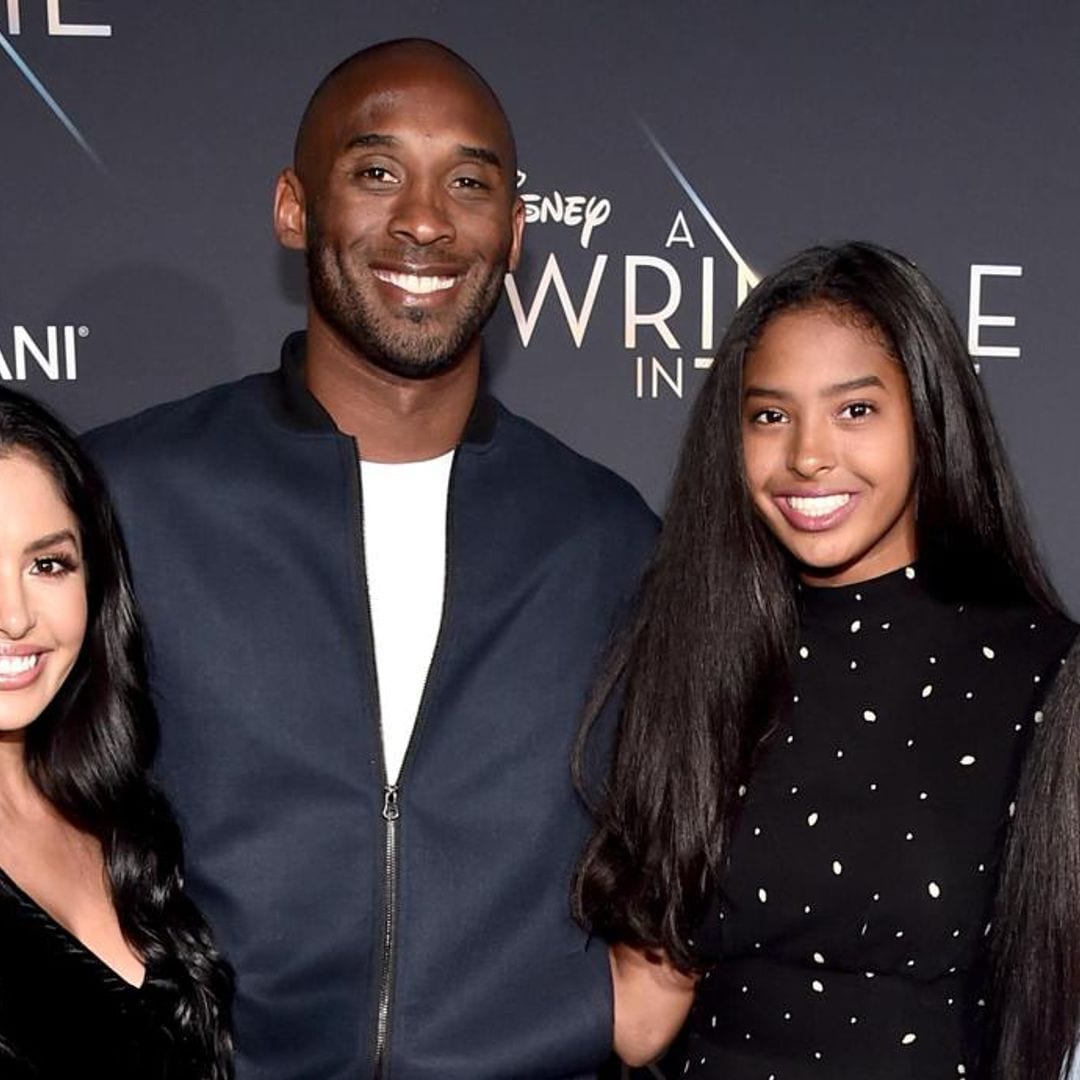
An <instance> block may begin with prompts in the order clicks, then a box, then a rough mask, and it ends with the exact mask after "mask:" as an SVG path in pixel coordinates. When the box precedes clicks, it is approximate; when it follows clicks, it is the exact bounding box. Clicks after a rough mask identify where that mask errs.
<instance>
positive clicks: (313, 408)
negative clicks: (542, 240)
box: [271, 330, 499, 449]
mask: <svg viewBox="0 0 1080 1080" xmlns="http://www.w3.org/2000/svg"><path fill="white" fill-rule="evenodd" d="M306 346H307V334H306V333H305V332H304V331H303V330H297V331H294V332H293V333H291V334H289V336H288V337H287V338H285V341H284V342H283V343H282V346H281V366H280V367H279V368H278V370H277V378H276V379H275V380H274V384H273V394H272V397H273V400H272V401H271V407H272V408H273V410H274V412H275V413H276V414H277V416H278V419H279V420H280V421H281V422H282V423H283V424H284V425H285V426H286V427H289V428H291V429H293V430H295V431H299V432H305V433H308V434H318V433H323V434H336V433H337V430H338V429H337V427H336V426H335V424H334V421H333V420H332V419H331V417H330V414H329V413H328V412H327V411H326V410H325V409H324V408H323V407H322V405H321V404H320V403H319V401H318V400H317V398H316V397H315V395H314V394H312V393H311V391H309V390H308V388H307V385H306V383H305V382H304V356H305V353H306ZM498 412H499V405H498V402H497V401H496V400H495V399H494V398H493V397H491V396H490V395H489V394H485V393H480V394H478V395H477V398H476V401H475V402H474V403H473V408H472V412H471V413H470V414H469V419H468V420H467V421H466V423H465V430H464V432H463V433H462V436H461V445H462V446H468V447H476V448H478V449H480V448H483V447H485V446H487V444H488V443H490V442H491V440H492V438H494V435H495V426H496V421H497V419H498Z"/></svg>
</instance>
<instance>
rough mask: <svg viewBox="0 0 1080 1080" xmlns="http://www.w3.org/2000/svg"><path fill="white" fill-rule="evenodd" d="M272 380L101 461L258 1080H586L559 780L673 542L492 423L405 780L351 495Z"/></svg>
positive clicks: (589, 1065)
mask: <svg viewBox="0 0 1080 1080" xmlns="http://www.w3.org/2000/svg"><path fill="white" fill-rule="evenodd" d="M303 348H304V345H303V336H302V335H294V336H293V337H291V338H289V339H288V340H287V341H286V343H285V348H284V351H283V362H282V367H281V369H280V370H279V371H277V372H271V373H265V374H260V375H253V376H250V377H248V378H245V379H242V380H240V381H239V382H236V383H232V384H229V385H225V386H220V387H216V388H214V389H211V390H207V391H205V392H204V393H201V394H198V395H196V396H195V397H192V398H189V399H187V400H184V401H179V402H175V403H171V404H167V405H162V406H158V407H156V408H153V409H150V410H148V411H147V412H144V413H141V414H140V415H138V416H135V417H133V418H131V419H129V420H125V421H121V422H119V423H117V424H112V425H110V426H108V427H106V428H103V429H100V430H98V431H97V432H94V433H92V434H91V435H90V436H89V437H88V445H89V448H90V450H91V452H92V453H93V454H94V455H95V457H96V458H97V459H98V461H99V462H100V463H101V465H102V466H103V467H104V469H105V472H106V475H107V477H108V480H109V482H110V485H111V488H112V490H113V493H114V495H115V498H116V500H117V504H118V507H119V511H120V517H121V521H122V524H123V527H124V532H125V537H126V539H127V542H128V545H129V548H130V554H131V559H132V565H133V570H134V577H135V586H136V591H137V593H138V596H139V600H140V603H141V605H142V609H143V614H144V617H145V619H146V622H147V625H148V628H149V634H150V644H151V668H152V679H153V690H154V695H155V700H156V702H157V706H158V709H159V714H160V718H161V724H162V732H163V740H162V751H161V755H160V758H159V764H158V768H159V773H160V776H161V778H162V780H163V782H164V785H165V787H166V789H167V791H168V792H169V794H170V795H171V796H172V798H173V800H174V803H175V805H176V808H177V810H178V812H179V815H180V818H181V822H182V824H183V826H184V830H185V836H186V840H187V850H188V872H187V881H188V886H189V888H190V890H191V893H192V894H193V896H194V897H195V899H196V900H197V902H198V903H199V904H200V905H201V906H202V908H203V910H204V912H205V913H206V915H207V916H208V918H209V919H210V921H211V923H212V925H213V927H214V930H215V932H216V934H217V937H218V940H219V943H220V945H221V947H222V949H223V950H224V952H225V953H226V955H227V956H228V958H229V959H230V960H231V961H232V963H233V964H234V965H235V967H236V970H237V975H238V999H237V1008H236V1022H237V1034H238V1043H239V1065H238V1073H239V1078H240V1080H345V1078H348V1080H361V1078H367V1077H382V1078H384V1080H385V1078H392V1080H510V1078H526V1077H528V1078H535V1080H546V1078H550V1080H568V1078H579V1077H587V1076H591V1075H593V1073H594V1072H595V1070H596V1069H597V1068H598V1067H599V1065H600V1063H601V1062H602V1061H603V1060H604V1058H605V1057H606V1056H607V1054H608V1052H609V1050H610V1040H611V988H610V980H609V974H608V966H607V958H606V950H605V949H604V947H603V946H602V944H601V943H599V942H597V943H594V944H593V945H592V946H591V947H587V943H586V939H585V937H584V935H583V934H582V933H581V932H580V930H578V929H577V928H576V927H575V926H574V925H573V923H572V921H571V919H570V917H569V914H568V899H567V897H568V885H569V881H570V876H571V872H572V869H573V865H574V862H575V859H576V857H577V855H578V852H579V850H580V848H581V845H582V842H583V839H584V836H585V835H586V832H587V822H586V820H585V815H584V813H583V811H582V809H581V808H580V806H579V805H578V802H577V801H576V798H575V795H574V792H573V790H572V786H571V782H570V777H569V772H568V760H569V754H570V747H571V743H572V740H573V734H574V731H575V728H576V724H577V721H578V717H579V715H580V712H581V707H582V703H583V699H584V696H585V693H586V690H587V687H588V683H589V679H590V676H591V674H592V673H593V672H594V669H595V666H596V662H597V659H598V656H599V654H600V652H601V650H602V648H603V645H604V643H605V641H606V639H607V636H608V633H609V630H610V629H611V626H612V623H613V621H614V619H615V617H616V614H617V611H618V609H619V608H620V606H621V604H622V603H623V602H624V601H625V600H626V599H627V598H628V596H629V594H630V593H631V592H632V590H633V588H634V585H635V583H636V578H637V575H638V573H639V571H640V569H641V567H642V564H643V562H644V559H645V557H646V554H647V551H648V548H649V546H650V544H651V541H652V538H653V535H654V530H655V519H654V517H653V515H652V514H651V513H650V511H649V510H648V509H647V508H646V506H645V505H644V503H643V502H642V500H641V499H640V497H639V496H638V495H637V494H636V493H635V492H634V490H633V489H632V488H631V487H630V486H629V485H628V484H626V483H625V482H624V481H622V480H620V479H619V478H618V477H616V476H615V475H614V474H613V473H611V472H610V471H608V470H607V469H604V468H602V467H601V466H599V465H596V464H594V463H592V462H590V461H587V460H586V459H584V458H582V457H580V456H579V455H577V454H575V453H573V452H572V451H571V450H569V449H567V448H566V447H565V446H563V445H562V444H561V443H559V442H558V441H556V440H555V439H554V438H552V437H551V436H550V435H547V434H545V433H544V432H542V431H540V430H539V429H538V428H536V427H535V426H534V425H532V424H530V423H528V422H527V421H525V420H522V419H520V418H519V417H516V416H514V415H512V414H511V413H509V412H507V411H506V410H505V409H504V408H503V407H502V406H501V405H499V404H498V403H496V402H495V401H494V400H493V399H491V398H481V399H480V400H479V401H478V403H477V406H476V408H475V410H474V413H473V416H472V418H471V419H470V422H469V426H468V430H467V431H466V434H465V437H464V439H463V441H462V444H461V446H460V448H459V450H458V452H457V454H456V456H455V461H454V467H453V472H452V474H451V481H450V497H449V509H448V520H447V580H446V598H445V605H444V613H443V622H442V627H441V630H440V634H439V639H438V644H437V646H436V650H435V655H434V658H433V661H432V667H431V672H430V674H429V676H428V682H427V686H426V688H425V691H424V697H423V701H422V703H421V706H420V712H419V716H418V719H417V723H416V727H415V730H414V733H413V737H412V741H411V743H410V746H409V750H408V754H407V757H406V760H405V763H404V765H403V767H402V771H401V776H400V778H399V784H398V786H397V788H388V787H387V785H386V780H385V771H384V766H383V758H382V748H381V741H380V729H379V721H378V691H377V685H376V679H375V664H374V654H373V650H372V641H371V629H370V619H369V614H368V608H367V588H366V582H365V573H364V562H363V544H362V540H361V537H362V532H361V529H362V509H361V503H362V499H361V491H360V481H359V469H358V465H357V457H356V447H355V444H354V442H353V441H352V440H351V439H350V438H348V437H347V436H344V435H343V434H341V433H340V432H339V431H338V430H337V429H336V428H335V427H334V425H333V423H332V422H331V420H330V418H329V417H328V416H327V414H326V413H325V412H324V411H323V410H322V408H321V407H320V406H319V405H318V403H317V402H316V401H315V399H314V398H313V397H312V396H311V395H310V394H308V392H307V391H306V389H305V388H304V384H303Z"/></svg>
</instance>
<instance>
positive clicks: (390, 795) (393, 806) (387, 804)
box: [382, 784, 400, 821]
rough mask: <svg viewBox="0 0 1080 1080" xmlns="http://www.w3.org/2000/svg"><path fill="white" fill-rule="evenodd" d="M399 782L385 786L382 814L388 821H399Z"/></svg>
mask: <svg viewBox="0 0 1080 1080" xmlns="http://www.w3.org/2000/svg"><path fill="white" fill-rule="evenodd" d="M397 797H398V789H397V784H387V785H386V787H384V788H383V804H382V816H383V817H384V818H385V819H386V820H387V821H397V819H398V816H399V814H400V811H399V810H398V804H397Z"/></svg>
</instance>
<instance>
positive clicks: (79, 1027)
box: [0, 871, 196, 1080]
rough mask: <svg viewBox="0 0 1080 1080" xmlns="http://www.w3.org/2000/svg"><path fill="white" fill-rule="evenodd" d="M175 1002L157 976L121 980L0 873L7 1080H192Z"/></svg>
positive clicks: (0, 1060)
mask: <svg viewBox="0 0 1080 1080" xmlns="http://www.w3.org/2000/svg"><path fill="white" fill-rule="evenodd" d="M173 1000H174V999H173V995H172V991H171V990H170V989H169V987H168V986H167V985H163V984H162V983H161V982H160V981H158V980H155V978H154V975H153V972H151V971H148V972H147V975H146V979H145V981H144V983H143V985H142V986H141V987H138V988H136V987H134V986H132V985H131V984H130V983H127V982H125V981H124V980H123V979H122V978H121V977H120V976H119V975H117V974H116V973H115V972H114V971H113V970H112V969H111V968H109V967H108V966H107V965H106V964H105V963H103V962H102V961H101V960H99V959H98V957H96V956H95V955H94V954H93V953H92V952H90V951H89V950H88V949H86V948H85V947H84V946H83V945H82V944H80V943H79V941H78V940H77V939H76V938H75V937H73V936H72V935H71V934H70V933H69V932H68V931H67V930H65V929H64V928H63V927H62V926H61V925H60V924H59V923H57V922H56V921H55V920H54V919H53V918H52V917H51V916H50V915H49V914H48V913H47V912H45V911H44V910H42V908H41V907H39V906H38V905H37V904H36V903H35V902H34V901H33V900H32V899H31V898H30V897H29V896H27V895H26V894H25V893H24V892H23V891H22V890H21V889H19V887H18V886H17V885H16V884H15V883H14V882H13V881H12V880H11V879H10V878H9V877H8V876H7V875H6V874H4V873H3V871H0V1077H2V1078H3V1080H31V1078H32V1080H74V1078H76V1077H93V1078H95V1080H96V1078H98V1077H101V1078H106V1077H107V1078H108V1080H196V1078H195V1076H194V1074H192V1073H191V1072H190V1071H188V1070H187V1069H185V1067H184V1065H183V1062H182V1060H180V1059H181V1057H182V1055H181V1054H180V1053H179V1050H178V1049H177V1048H176V1047H175V1045H174V1043H175V1040H174V1038H173V1035H172V1031H171V1027H172V1020H171V1014H172V1006H173Z"/></svg>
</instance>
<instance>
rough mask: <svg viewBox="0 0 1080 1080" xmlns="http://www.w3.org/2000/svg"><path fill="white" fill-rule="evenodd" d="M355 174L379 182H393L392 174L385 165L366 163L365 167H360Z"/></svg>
mask: <svg viewBox="0 0 1080 1080" xmlns="http://www.w3.org/2000/svg"><path fill="white" fill-rule="evenodd" d="M357 176H359V177H360V178H361V179H363V180H374V181H375V182H376V183H379V184H388V183H393V182H394V174H393V173H392V172H391V171H390V170H389V169H388V168H386V166H385V165H368V166H367V168H365V169H361V170H360V172H359V173H357Z"/></svg>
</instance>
